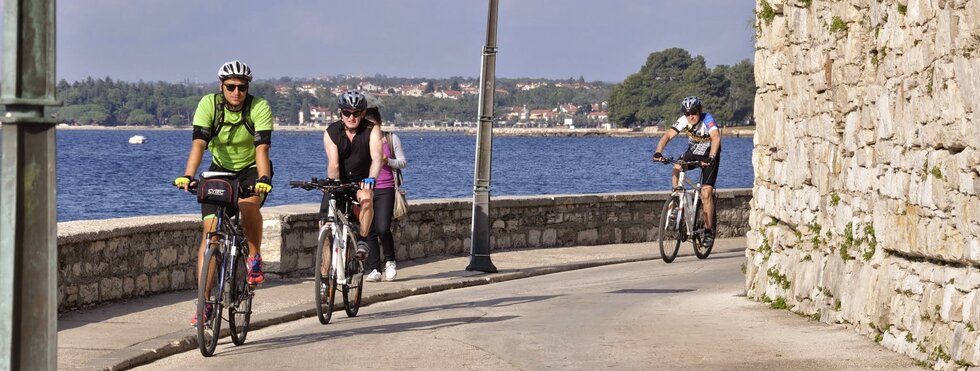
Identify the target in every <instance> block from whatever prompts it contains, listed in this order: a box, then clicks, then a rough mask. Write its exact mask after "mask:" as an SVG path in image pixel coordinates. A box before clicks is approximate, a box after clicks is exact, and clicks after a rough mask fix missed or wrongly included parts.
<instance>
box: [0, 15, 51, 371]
mask: <svg viewBox="0 0 980 371" xmlns="http://www.w3.org/2000/svg"><path fill="white" fill-rule="evenodd" d="M3 16H4V31H3V33H4V37H3V41H4V51H3V58H4V59H3V62H4V63H3V88H2V89H0V104H3V105H4V106H5V107H6V111H7V112H6V113H5V114H4V115H3V117H2V118H0V121H2V122H3V126H2V130H3V152H2V157H0V370H54V369H56V368H58V362H57V356H58V353H57V351H58V330H57V314H58V313H57V312H58V297H57V289H58V284H57V274H56V270H57V258H58V254H57V248H58V246H57V234H58V231H57V228H58V225H57V219H56V218H55V213H56V211H55V202H56V199H55V185H56V183H55V159H56V157H55V129H54V127H55V121H54V120H51V119H49V118H47V117H45V115H44V107H45V106H55V105H59V103H58V101H57V99H56V97H55V0H7V1H6V2H5V3H4V15H3Z"/></svg>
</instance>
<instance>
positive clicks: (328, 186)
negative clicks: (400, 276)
mask: <svg viewBox="0 0 980 371" xmlns="http://www.w3.org/2000/svg"><path fill="white" fill-rule="evenodd" d="M289 186H290V187H293V188H302V189H305V190H307V191H309V190H313V189H318V190H320V191H322V192H323V193H326V194H329V195H331V197H330V202H329V204H330V206H329V209H328V211H327V217H326V219H325V220H322V221H321V224H320V232H319V235H318V237H317V247H316V254H314V261H313V270H314V276H315V280H314V283H315V285H316V287H315V293H314V298H315V301H316V316H317V318H318V319H319V320H320V323H322V324H324V325H325V324H327V323H330V318H331V317H332V316H333V307H334V299H335V297H336V292H337V287H338V286H339V287H340V288H341V292H342V293H343V297H344V311H345V312H347V316H348V317H354V316H357V311H358V310H359V309H360V308H361V295H362V292H363V287H364V263H363V262H362V261H360V260H358V259H355V258H354V251H355V249H356V246H357V241H356V240H355V239H354V233H357V232H356V231H357V230H358V225H359V224H358V223H357V222H356V220H357V214H358V212H359V209H360V206H359V205H358V204H357V201H356V197H355V196H354V195H355V194H356V193H357V190H358V189H360V185H359V184H357V183H349V184H341V183H339V182H333V181H329V180H322V179H321V180H318V179H316V178H313V179H312V180H311V181H308V182H307V181H290V182H289ZM338 199H340V200H342V201H344V202H343V203H342V204H343V209H342V210H341V209H338V206H337V203H338V202H337V201H338ZM324 278H325V279H324Z"/></svg>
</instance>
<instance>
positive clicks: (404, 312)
mask: <svg viewBox="0 0 980 371" xmlns="http://www.w3.org/2000/svg"><path fill="white" fill-rule="evenodd" d="M558 296H560V295H542V296H516V297H509V298H496V299H488V300H481V301H473V302H463V303H455V304H445V305H432V306H428V307H419V308H412V309H401V310H393V311H387V312H376V313H371V314H368V315H364V316H358V317H357V318H364V319H371V318H398V317H404V316H414V315H419V314H425V313H430V312H439V311H445V310H452V309H466V308H491V307H497V308H499V307H507V306H511V305H517V304H525V303H532V302H536V301H543V300H548V299H552V298H556V297H558Z"/></svg>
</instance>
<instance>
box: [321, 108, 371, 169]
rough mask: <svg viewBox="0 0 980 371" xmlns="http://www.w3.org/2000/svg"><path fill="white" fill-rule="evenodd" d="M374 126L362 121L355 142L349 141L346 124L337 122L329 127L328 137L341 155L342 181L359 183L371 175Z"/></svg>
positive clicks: (355, 135)
mask: <svg viewBox="0 0 980 371" xmlns="http://www.w3.org/2000/svg"><path fill="white" fill-rule="evenodd" d="M373 128H374V125H373V124H371V123H370V122H368V121H367V120H363V119H362V120H361V126H360V127H358V128H357V132H356V133H355V134H354V140H349V139H347V133H345V132H344V131H345V128H344V123H343V122H342V121H336V122H334V123H332V124H330V126H328V127H327V135H329V136H330V140H331V141H333V144H335V145H337V152H338V153H339V154H340V161H339V163H340V181H341V182H344V183H350V182H359V181H361V180H363V179H364V178H367V177H368V175H369V174H370V173H371V129H373Z"/></svg>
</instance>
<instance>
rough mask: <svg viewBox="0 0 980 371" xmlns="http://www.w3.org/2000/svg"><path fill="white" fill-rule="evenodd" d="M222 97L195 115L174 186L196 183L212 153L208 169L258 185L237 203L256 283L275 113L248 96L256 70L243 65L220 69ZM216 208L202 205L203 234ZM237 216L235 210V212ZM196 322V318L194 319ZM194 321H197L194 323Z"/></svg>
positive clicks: (210, 98)
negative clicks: (188, 146)
mask: <svg viewBox="0 0 980 371" xmlns="http://www.w3.org/2000/svg"><path fill="white" fill-rule="evenodd" d="M218 78H219V79H220V80H221V84H220V87H219V89H220V90H221V92H220V93H217V94H209V95H206V96H204V97H203V98H201V101H200V102H199V103H198V105H197V111H196V112H195V113H194V134H193V140H192V143H191V150H190V154H188V156H187V165H186V167H185V168H184V175H183V176H181V177H178V178H177V179H175V180H174V185H176V186H177V187H179V188H181V189H184V190H187V189H188V187H189V186H190V185H191V184H192V183H194V182H195V179H194V174H195V173H196V172H197V170H198V167H199V166H200V164H201V159H202V156H203V155H204V151H205V150H209V151H211V157H212V159H211V166H210V167H209V168H208V171H224V172H230V173H235V174H237V176H238V181H239V183H240V184H243V185H254V188H253V189H254V191H255V195H254V196H251V197H247V198H242V199H240V200H239V202H238V209H239V210H240V211H241V220H242V227H243V229H244V232H245V237H246V239H247V240H248V249H249V257H248V268H249V272H248V282H249V284H252V285H256V284H259V283H261V282H262V281H264V280H265V275H264V273H263V271H262V256H261V254H260V252H261V249H260V247H261V245H262V214H261V212H260V211H259V208H260V207H262V204H264V203H265V199H266V196H267V194H268V193H269V192H271V191H272V175H273V171H272V162H271V161H270V160H269V146H270V145H271V143H272V109H271V108H270V107H269V103H268V102H267V101H266V100H265V99H262V98H259V97H255V96H252V95H250V94H248V84H249V83H250V82H251V81H252V70H251V69H250V68H249V67H248V66H247V65H246V64H245V63H242V62H240V61H237V60H236V61H230V62H227V63H225V64H223V65H222V66H221V67H220V68H219V69H218ZM216 211H217V206H215V205H209V204H201V215H202V219H203V225H204V233H203V235H202V236H206V235H207V233H208V232H210V231H214V228H215V224H216V222H217V221H216V219H215V212H216ZM231 212H235V210H231ZM206 246H207V241H205V240H204V238H203V237H202V241H201V246H200V248H199V249H198V265H197V277H198V279H200V276H201V261H202V260H203V259H204V250H205V248H206ZM196 319H197V318H195V320H196ZM192 322H196V321H192Z"/></svg>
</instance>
